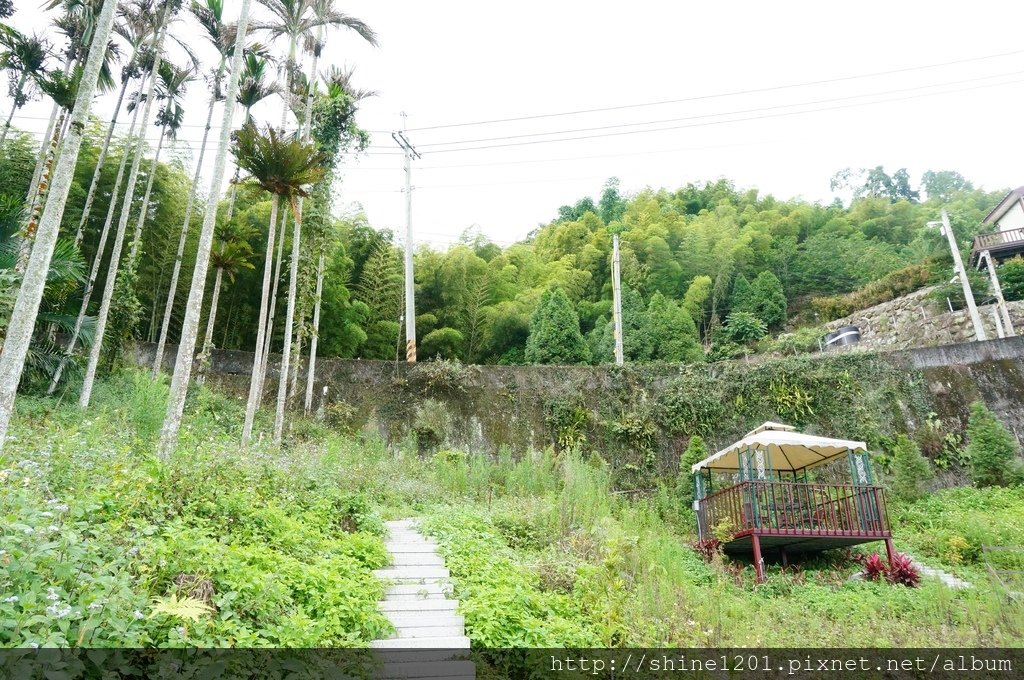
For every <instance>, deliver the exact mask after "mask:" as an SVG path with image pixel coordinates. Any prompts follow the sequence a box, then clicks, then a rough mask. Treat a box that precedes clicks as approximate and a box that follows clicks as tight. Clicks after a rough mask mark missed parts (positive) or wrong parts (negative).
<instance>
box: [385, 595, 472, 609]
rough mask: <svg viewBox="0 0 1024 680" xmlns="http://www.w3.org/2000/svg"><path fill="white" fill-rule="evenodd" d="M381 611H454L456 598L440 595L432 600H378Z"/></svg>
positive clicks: (456, 602) (456, 604) (456, 603)
mask: <svg viewBox="0 0 1024 680" xmlns="http://www.w3.org/2000/svg"><path fill="white" fill-rule="evenodd" d="M379 604H380V610H381V611H382V612H441V611H447V612H454V611H455V609H456V607H457V606H458V604H459V603H458V601H457V600H443V599H441V598H440V597H439V598H437V599H434V600H420V599H409V600H387V599H385V600H384V601H383V602H380V603H379Z"/></svg>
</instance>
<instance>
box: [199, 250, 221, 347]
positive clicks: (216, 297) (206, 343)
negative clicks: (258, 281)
mask: <svg viewBox="0 0 1024 680" xmlns="http://www.w3.org/2000/svg"><path fill="white" fill-rule="evenodd" d="M223 280H224V267H217V273H216V274H215V275H214V277H213V296H212V297H211V298H210V313H209V315H208V316H207V319H206V334H205V335H204V336H203V353H206V352H209V351H210V347H211V346H213V327H214V325H215V324H216V323H217V305H218V304H220V286H221V282H222V281H223Z"/></svg>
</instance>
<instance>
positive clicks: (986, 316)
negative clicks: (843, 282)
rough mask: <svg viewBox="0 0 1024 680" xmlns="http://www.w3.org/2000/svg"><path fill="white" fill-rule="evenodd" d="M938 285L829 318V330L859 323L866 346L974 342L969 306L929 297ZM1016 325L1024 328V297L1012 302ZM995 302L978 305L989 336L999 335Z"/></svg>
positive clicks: (888, 347)
mask: <svg viewBox="0 0 1024 680" xmlns="http://www.w3.org/2000/svg"><path fill="white" fill-rule="evenodd" d="M933 290H934V288H922V289H921V290H919V291H916V292H914V293H911V294H910V295H905V296H903V297H900V298H897V299H895V300H891V301H889V302H883V303H882V304H880V305H875V306H874V307H868V308H867V309H862V310H860V311H857V312H854V313H853V314H851V315H849V316H847V317H844V318H842V319H839V320H837V321H832V322H829V323H828V324H826V325H825V329H826V331H834V330H836V329H837V328H840V327H842V326H849V325H853V326H858V327H859V328H860V333H861V341H860V345H861V346H862V347H864V348H866V349H873V350H894V349H910V348H913V347H929V346H933V345H948V344H956V343H964V342H971V341H973V340H974V339H975V333H974V324H973V323H971V318H970V315H969V314H968V313H967V310H966V309H962V310H958V311H955V312H950V311H949V308H948V307H947V306H945V303H944V302H942V303H940V302H936V301H934V300H930V299H929V298H928V296H929V294H930V293H931V292H932V291H933ZM1008 305H1009V309H1010V318H1011V320H1012V321H1013V325H1014V328H1015V329H1017V330H1018V331H1019V332H1024V301H1020V300H1018V301H1016V302H1010V303H1008ZM995 311H996V306H995V305H994V304H990V305H982V306H981V307H979V308H978V313H979V315H980V316H981V322H982V325H983V326H984V327H985V332H986V333H987V334H988V338H989V339H995V338H998V337H999V334H998V333H997V328H996V322H995V318H994V316H993V314H994V312H995Z"/></svg>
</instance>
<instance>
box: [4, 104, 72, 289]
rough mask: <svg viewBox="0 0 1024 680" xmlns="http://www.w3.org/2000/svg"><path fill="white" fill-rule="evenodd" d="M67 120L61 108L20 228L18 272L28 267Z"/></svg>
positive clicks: (16, 267)
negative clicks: (33, 192) (25, 216)
mask: <svg viewBox="0 0 1024 680" xmlns="http://www.w3.org/2000/svg"><path fill="white" fill-rule="evenodd" d="M67 120H68V111H67V110H66V109H62V110H61V112H60V118H58V119H57V125H56V126H54V129H53V137H52V138H51V139H50V143H49V145H48V146H47V148H46V162H45V163H44V164H43V172H42V174H41V175H40V176H39V183H38V185H37V186H38V189H37V191H36V197H35V199H34V201H33V203H32V209H31V212H30V213H29V218H28V222H27V223H26V224H25V228H24V229H22V230H21V242H20V243H19V244H18V260H17V262H16V263H15V265H14V271H15V272H16V273H18V274H23V273H24V272H25V268H26V267H28V259H29V256H30V255H31V254H32V243H33V242H35V239H36V230H37V229H38V227H39V220H40V218H41V217H42V215H43V208H44V207H45V205H46V197H47V196H48V195H49V193H50V176H51V173H52V171H53V164H54V163H55V162H56V160H57V156H58V155H59V154H58V149H59V148H60V146H61V143H60V140H61V138H62V136H63V132H64V126H65V123H66V122H67Z"/></svg>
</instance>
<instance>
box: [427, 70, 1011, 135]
mask: <svg viewBox="0 0 1024 680" xmlns="http://www.w3.org/2000/svg"><path fill="white" fill-rule="evenodd" d="M1022 53H1024V50H1012V51H1010V52H1000V53H998V54H988V55H984V56H980V57H971V58H968V59H958V60H955V61H944V62H940V63H936V64H925V65H923V66H909V67H906V68H898V69H891V70H888V71H875V72H873V73H861V74H858V75H851V76H841V77H838V78H827V79H824V80H810V81H806V82H802V83H790V84H788V85H774V86H771V87H760V88H754V89H749V90H736V91H733V92H721V93H718V94H706V95H698V96H695V97H685V98H682V99H666V100H662V101H655V102H644V103H641V104H621V105H618V106H605V107H601V108H595V109H580V110H577V111H560V112H557V113H541V114H536V115H532V116H517V117H514V118H495V119H492V120H479V121H472V122H465V123H449V124H446V125H431V126H425V127H418V128H410V129H409V131H410V132H420V131H424V130H440V129H442V128H453V127H467V126H471V125H491V124H494V123H511V122H516V121H521V120H536V119H538V118H555V117H558V116H576V115H581V114H586V113H601V112H604V111H621V110H623V109H636V108H642V107H647V106H662V105H665V104H681V103H683V102H694V101H702V100H706V99H718V98H722V97H736V96H740V95H745V94H757V93H760V92H775V91H778V90H787V89H792V88H797V87H810V86H813V85H825V84H829V83H840V82H846V81H850V80H859V79H862V78H875V77H878V76H887V75H893V74H896V73H909V72H912V71H922V70H926V69H934V68H942V67H944V66H954V65H957V64H967V63H971V62H976V61H984V60H987V59H999V58H1001V57H1009V56H1013V55H1016V54H1022Z"/></svg>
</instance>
